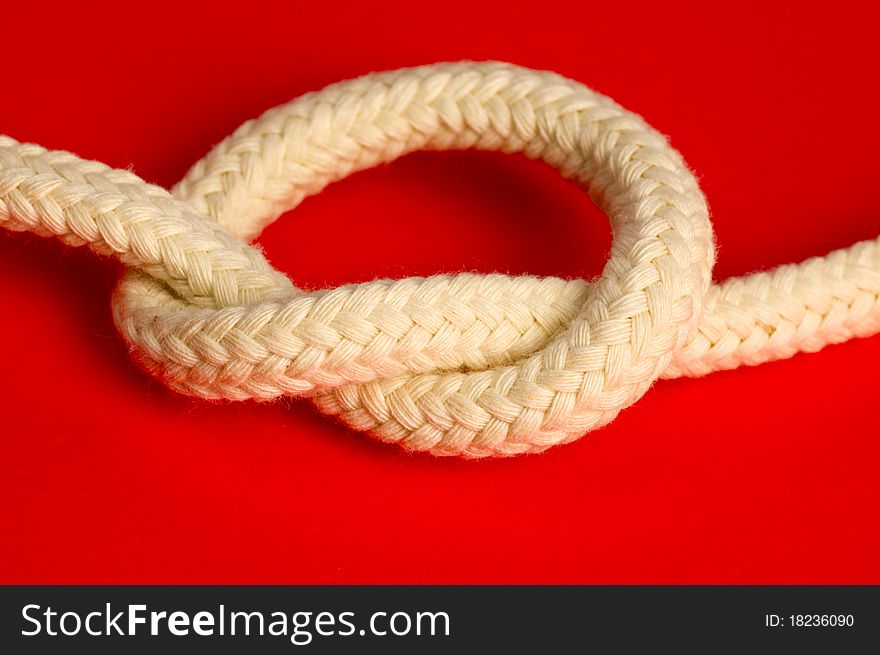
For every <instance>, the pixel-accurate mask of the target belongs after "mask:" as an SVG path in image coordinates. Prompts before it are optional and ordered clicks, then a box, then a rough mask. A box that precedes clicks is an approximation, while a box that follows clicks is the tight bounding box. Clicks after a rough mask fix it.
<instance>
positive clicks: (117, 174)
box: [0, 62, 880, 457]
mask: <svg viewBox="0 0 880 655" xmlns="http://www.w3.org/2000/svg"><path fill="white" fill-rule="evenodd" d="M464 148H479V149H487V150H499V151H503V152H522V153H524V154H525V155H526V156H528V157H531V158H534V159H540V160H542V161H544V162H546V163H547V164H549V165H551V166H553V167H555V168H557V169H558V170H559V171H560V172H561V173H562V175H563V176H565V177H567V178H570V179H572V180H574V181H575V182H576V183H578V184H579V185H581V186H583V187H584V188H585V189H587V190H588V191H589V193H590V195H591V196H592V198H593V199H594V200H595V201H596V203H597V204H598V205H599V206H600V207H601V208H602V209H603V210H604V211H605V212H606V213H607V215H608V216H609V219H610V221H611V225H612V230H613V235H614V237H613V244H612V248H611V253H610V257H609V259H608V262H607V264H606V266H605V269H604V271H603V273H602V275H601V277H600V278H599V279H598V280H595V281H592V282H587V281H584V280H563V279H559V278H537V277H531V276H518V277H511V276H505V275H500V274H492V275H476V274H469V273H465V274H460V275H452V276H450V275H437V276H432V277H427V278H407V279H403V280H374V281H372V282H367V283H363V284H353V285H346V286H342V287H339V288H337V289H328V290H319V291H310V292H306V291H304V290H301V289H298V288H297V287H295V286H294V285H293V284H292V283H291V281H290V280H289V279H288V278H287V277H286V276H284V275H282V274H281V273H279V272H277V271H275V270H274V269H273V268H272V267H271V266H270V264H269V263H268V262H267V260H266V259H265V257H264V256H263V254H262V252H261V251H260V250H259V249H258V248H257V247H256V246H253V245H249V242H250V241H252V240H253V239H254V238H256V237H257V236H258V235H259V234H260V232H261V231H262V230H263V229H264V228H265V227H266V226H267V225H268V224H270V223H271V222H272V221H274V220H276V219H277V218H278V217H279V216H280V215H281V214H283V213H285V212H287V211H289V210H291V209H293V208H294V207H296V206H297V205H298V204H299V203H300V202H301V201H302V200H303V199H304V198H306V197H307V196H309V195H312V194H315V193H318V192H319V191H320V190H321V189H323V188H324V187H325V186H327V185H328V184H330V183H331V182H333V181H336V180H339V179H341V178H343V177H345V176H346V175H348V174H350V173H352V172H354V171H357V170H362V169H365V168H369V167H372V166H375V165H377V164H380V163H383V162H388V161H391V160H393V159H396V158H397V157H400V156H402V155H404V154H406V153H409V152H412V151H414V150H419V149H434V150H448V149H464ZM0 224H2V225H3V226H4V227H6V228H7V229H12V230H28V231H31V232H35V233H38V234H43V235H51V236H55V237H58V238H61V239H62V240H64V241H65V242H67V243H70V244H73V245H89V246H90V247H91V248H92V249H94V250H96V251H97V252H100V253H105V254H111V255H113V256H115V257H117V258H118V259H119V260H121V261H122V262H123V263H124V264H126V266H127V267H128V268H127V271H126V273H125V275H124V276H123V278H122V280H121V281H120V283H119V285H118V287H117V289H116V292H115V294H114V298H113V310H114V311H113V314H114V319H115V322H116V325H117V327H118V329H119V331H120V332H121V334H122V335H123V337H124V338H125V339H126V340H127V341H128V343H129V344H130V346H131V348H132V352H133V353H134V355H135V356H136V358H137V359H138V361H139V362H140V363H141V364H142V365H143V366H144V367H145V368H146V369H147V370H148V371H149V372H150V373H152V374H154V375H156V376H157V377H159V378H161V379H162V380H163V381H164V382H165V383H166V384H167V385H168V386H169V387H171V388H172V389H175V390H177V391H180V392H183V393H186V394H189V395H194V396H200V397H203V398H209V399H216V398H226V399H233V400H241V399H247V398H256V399H271V398H276V397H278V396H282V395H290V396H308V397H310V398H311V399H312V400H313V401H314V402H315V403H316V404H317V406H318V407H319V408H320V409H321V410H322V411H323V412H325V413H327V414H331V415H335V416H337V417H339V418H340V419H341V420H342V421H343V422H344V423H346V424H347V425H349V426H351V427H353V428H355V429H358V430H364V431H368V432H371V433H372V434H374V435H376V436H378V437H379V438H380V439H383V440H385V441H390V442H395V443H398V444H400V445H401V446H403V447H405V448H407V449H409V450H416V451H428V452H431V453H433V454H436V455H462V456H466V457H484V456H492V455H513V454H518V453H526V452H538V451H541V450H544V449H546V448H548V447H550V446H553V445H556V444H559V443H565V442H568V441H572V440H574V439H576V438H578V437H580V436H581V435H583V434H584V433H586V432H588V431H590V430H593V429H595V428H598V427H601V426H602V425H605V424H607V423H608V422H609V421H611V420H612V419H613V418H614V417H615V416H616V415H617V413H618V412H619V411H620V410H621V409H623V408H625V407H627V406H629V405H631V404H632V403H634V402H635V401H636V400H638V399H639V398H640V397H641V396H642V395H643V394H644V393H645V392H646V391H647V389H648V388H649V387H650V386H651V384H653V382H654V381H655V380H656V379H657V378H659V377H676V376H679V375H703V374H706V373H709V372H711V371H713V370H718V369H722V368H733V367H736V366H739V365H741V364H757V363H761V362H764V361H768V360H771V359H779V358H781V357H789V356H791V355H793V354H794V353H796V352H798V351H803V350H818V349H820V348H821V347H823V346H824V345H826V344H828V343H833V342H838V341H843V340H845V339H848V338H851V337H854V336H868V335H870V334H874V333H876V332H878V331H880V244H878V240H874V241H866V242H862V243H859V244H855V245H854V246H852V247H850V248H848V249H846V250H840V251H836V252H834V253H831V254H829V255H827V256H826V257H824V258H814V259H811V260H808V261H806V262H803V263H801V264H798V265H790V266H784V267H780V268H778V269H776V270H775V271H771V272H769V273H760V274H756V275H752V276H749V277H745V278H736V279H732V280H728V281H727V282H725V283H724V284H722V285H712V284H711V280H712V266H713V264H714V257H715V250H714V241H713V236H712V229H711V224H710V221H709V212H708V208H707V205H706V202H705V199H704V197H703V195H702V193H701V191H700V189H699V186H698V184H697V182H696V180H695V178H694V176H693V175H692V173H691V172H690V171H689V169H688V168H687V166H686V164H685V163H684V161H683V160H682V158H681V156H680V155H679V154H678V152H676V151H675V150H674V149H672V148H671V147H670V146H669V145H668V143H667V142H666V140H665V139H664V138H663V137H662V136H661V135H660V134H658V133H657V132H656V131H655V130H653V129H652V128H651V127H650V126H648V125H647V124H646V123H645V122H644V121H643V120H642V119H641V118H640V117H638V116H636V115H635V114H632V113H631V112H629V111H627V110H625V109H623V108H622V107H620V106H619V105H617V104H616V103H614V102H613V101H611V100H610V99H608V98H607V97H605V96H602V95H600V94H598V93H596V92H594V91H592V90H590V89H588V88H586V87H584V86H583V85H581V84H579V83H577V82H574V81H571V80H568V79H566V78H563V77H561V76H559V75H556V74H553V73H549V72H539V71H533V70H529V69H525V68H521V67H517V66H513V65H510V64H503V63H495V62H485V63H469V62H464V63H455V64H436V65H431V66H423V67H419V68H410V69H401V70H397V71H391V72H386V73H378V74H371V75H367V76H364V77H361V78H358V79H355V80H351V81H347V82H341V83H338V84H334V85H332V86H329V87H327V88H325V89H324V90H322V91H319V92H315V93H309V94H307V95H304V96H302V97H300V98H298V99H296V100H294V101H293V102H291V103H289V104H286V105H283V106H280V107H276V108H274V109H271V110H269V111H268V112H266V113H265V114H264V115H263V116H261V117H260V118H258V119H256V120H252V121H248V122H247V123H245V124H244V125H242V126H241V127H240V128H239V129H238V130H236V131H235V133H233V134H232V135H231V136H229V137H228V138H227V139H225V140H224V141H223V142H222V143H220V144H219V145H217V146H216V147H215V148H214V149H213V150H212V151H211V152H210V153H209V154H208V155H207V156H206V157H205V158H204V159H202V160H201V161H199V162H198V163H197V164H195V165H194V166H193V168H192V169H191V170H190V171H189V172H188V173H187V175H186V176H185V177H184V179H183V180H182V181H181V182H180V183H178V184H177V185H176V186H175V187H174V189H172V191H171V192H170V193H169V192H168V191H165V190H164V189H161V188H159V187H155V186H152V185H149V184H147V183H145V182H143V181H142V180H140V179H139V178H138V177H137V176H135V175H133V174H132V173H130V172H127V171H120V170H114V169H110V168H108V167H106V166H104V165H103V164H100V163H97V162H87V161H83V160H80V159H78V158H76V157H75V156H73V155H71V154H69V153H64V152H57V151H47V150H44V149H42V148H40V147H39V146H35V145H30V144H20V143H18V142H16V141H14V140H12V139H10V138H8V137H0Z"/></svg>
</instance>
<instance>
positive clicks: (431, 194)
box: [0, 2, 880, 583]
mask: <svg viewBox="0 0 880 655" xmlns="http://www.w3.org/2000/svg"><path fill="white" fill-rule="evenodd" d="M87 4H88V3H73V2H65V3H63V4H59V6H51V5H47V4H46V3H26V2H16V3H11V5H10V6H8V7H4V9H3V18H2V21H3V50H4V53H5V55H6V56H5V62H6V63H5V64H4V66H3V73H2V84H0V131H2V132H5V133H8V134H10V135H12V136H14V137H15V138H17V139H19V140H29V141H35V142H38V143H41V144H43V145H45V146H47V147H51V148H64V149H69V150H73V151H74V152H77V153H79V154H80V155H82V156H85V157H90V158H96V159H100V160H103V161H105V162H108V163H110V164H113V165H116V166H123V167H124V166H131V167H133V169H134V170H135V171H136V172H137V173H139V174H140V175H141V176H143V177H145V178H146V179H148V180H150V181H155V182H158V183H160V184H163V185H170V184H172V183H173V182H174V181H175V180H176V179H177V178H179V177H180V176H181V175H182V174H183V173H184V171H185V170H186V169H187V168H188V166H189V165H190V164H191V163H192V162H194V161H195V160H196V159H197V158H198V157H200V156H201V155H202V154H204V153H205V152H206V151H207V150H208V149H209V147H210V146H211V145H212V144H213V143H215V142H216V141H218V140H219V139H221V138H222V137H224V136H225V135H226V134H227V133H229V132H231V131H232V130H233V129H234V128H235V127H236V126H237V125H238V124H239V123H241V122H242V121H243V120H245V119H247V118H250V117H252V116H256V115H257V114H258V113H260V112H261V111H263V110H264V109H266V108H268V107H270V106H272V105H275V104H278V103H281V102H283V101H286V100H288V99H289V98H291V97H293V96H296V95H298V94H300V93H302V92H305V91H307V90H311V89H316V88H319V87H321V86H323V85H325V84H327V83H330V82H333V81H336V80H340V79H344V78H348V77H352V76H356V75H359V74H362V73H365V72H368V71H370V70H375V69H385V68H393V67H399V66H406V65H414V64H418V63H427V62H433V61H441V60H456V59H463V58H472V59H488V58H493V59H503V60H509V61H513V62H516V63H519V64H523V65H527V66H532V67H541V68H551V69H554V70H557V71H559V72H561V73H563V74H566V75H569V76H571V77H574V78H576V79H578V80H581V81H583V82H585V83H587V84H588V85H590V86H592V87H594V88H596V89H598V90H600V91H602V92H604V93H607V94H609V95H611V96H613V97H614V98H616V99H617V100H618V101H620V102H621V103H622V104H624V105H625V106H627V107H629V108H631V109H633V110H635V111H637V112H639V113H642V114H643V115H644V116H645V117H646V118H647V119H648V120H649V122H651V123H652V124H653V125H655V126H656V127H658V128H659V129H660V130H661V131H663V132H665V133H667V134H669V135H671V137H672V140H673V143H674V145H675V146H677V147H678V148H679V149H680V150H681V151H682V152H683V153H684V155H685V157H686V158H687V160H688V161H689V163H690V164H691V166H692V167H693V168H694V169H695V170H696V171H697V173H698V174H699V176H700V177H701V179H702V183H703V186H704V188H705V190H706V192H707V194H708V196H709V200H710V203H711V205H712V208H713V213H714V221H715V226H716V228H717V235H718V239H719V243H720V246H721V250H720V261H719V264H718V267H717V275H718V277H719V278H724V277H727V276H730V275H736V274H741V273H745V272H748V271H751V270H754V269H757V268H762V267H769V266H772V265H776V264H780V263H784V262H789V261H793V260H800V259H802V258H804V257H807V256H810V255H814V254H823V253H825V252H827V251H828V250H829V249H832V248H836V247H841V246H846V245H849V244H850V243H852V242H853V241H856V240H859V239H866V238H872V237H874V236H876V234H877V232H878V230H880V219H878V209H877V153H878V151H880V129H878V126H877V116H876V114H877V106H878V104H880V91H878V89H880V87H878V85H877V84H876V81H877V70H878V64H880V55H878V52H877V49H876V45H877V43H876V41H877V38H876V25H877V22H878V19H880V16H878V13H877V10H872V9H871V7H870V5H869V4H868V3H864V4H863V5H860V6H853V5H848V6H847V7H844V6H843V5H844V4H845V3H834V4H832V5H830V6H826V5H824V4H817V5H816V8H815V9H809V8H804V6H803V5H804V3H802V6H801V8H800V9H798V10H782V9H775V8H774V6H773V3H768V2H762V3H757V4H749V3H737V6H736V7H735V8H733V9H725V10H723V11H721V10H717V9H711V8H710V6H711V5H712V4H713V3H704V2H695V3H691V6H690V7H683V8H680V9H674V10H670V9H668V8H663V5H665V4H667V3H655V2H651V3H635V2H630V3H625V4H623V5H621V4H620V3H597V4H595V5H594V6H588V4H587V3H570V5H569V6H567V7H565V6H561V5H558V4H557V5H540V4H537V5H536V4H534V3H522V4H521V5H520V6H515V5H512V4H510V3H509V2H503V3H492V4H489V3H474V2H469V3H461V5H459V6H455V5H454V4H450V3H446V4H443V5H431V4H429V5H425V4H424V3H416V2H405V3H397V4H395V5H392V4H389V3H380V5H378V7H380V8H377V9H375V10H369V9H364V8H357V9H354V8H352V9H346V8H345V7H342V6H340V5H339V4H338V3H317V4H315V3H310V4H309V5H308V6H303V7H297V6H296V5H295V3H277V4H278V5H283V6H285V7H286V8H277V7H276V8H274V9H272V8H268V9H267V8H265V7H259V6H258V5H260V4H262V3H250V2H246V3H234V4H235V6H237V7H238V5H240V7H239V8H236V9H234V10H233V9H231V7H232V6H233V5H232V4H227V5H224V4H223V3H212V4H206V5H205V8H204V9H196V8H191V6H190V3H183V2H176V3H173V4H168V5H165V4H162V3H155V2H150V3H144V4H142V5H137V4H135V3H120V2H115V3H113V4H112V5H109V6H107V7H105V8H104V9H94V8H89V7H87ZM362 4H364V3H358V5H362ZM352 6H353V7H354V6H355V5H354V3H352ZM226 7H229V8H226ZM419 7H423V8H419ZM262 243H263V244H264V245H265V248H266V250H267V252H268V254H269V256H270V259H271V260H272V261H273V262H274V263H275V264H276V265H277V266H278V267H279V268H281V269H282V270H285V271H286V272H288V273H289V274H290V275H291V276H292V277H293V278H294V279H295V280H296V281H298V282H299V283H302V284H305V285H310V286H319V285H326V284H334V285H335V284H338V283H341V282H349V281H355V280H366V279H369V278H372V277H374V276H405V275H416V274H419V275H427V274H431V273H435V272H438V271H451V272H454V271H460V270H463V269H469V270H478V271H485V272H489V271H494V270H506V271H511V272H515V273H517V272H529V273H534V274H557V275H584V274H594V273H596V272H598V271H599V270H600V267H601V262H602V261H603V259H604V254H605V252H606V250H607V248H608V244H609V230H608V227H607V221H605V219H604V217H602V216H601V214H600V213H599V212H598V211H597V210H595V209H594V208H592V207H591V206H590V205H589V203H588V201H587V200H586V198H585V196H584V194H582V193H581V192H580V191H579V190H577V189H576V188H574V187H572V186H571V185H569V184H568V183H566V182H564V181H562V180H561V179H559V178H558V177H557V176H556V174H555V173H554V172H553V171H551V170H549V169H546V168H545V167H543V166H542V165H540V164H538V163H535V162H530V161H526V160H525V159H523V158H519V157H505V156H503V155H495V154H485V153H483V154H480V153H458V154H452V153H448V154H441V153H433V154H425V153H422V154H417V155H413V156H411V157H408V158H406V159H404V160H401V161H399V162H396V163H394V164H392V165H390V166H387V167H384V168H382V169H379V170H373V171H369V172H366V173H361V174H358V175H356V176H354V177H353V178H351V179H349V180H347V181H344V182H341V183H339V184H337V185H335V186H333V187H332V188H330V189H328V190H327V191H326V192H325V193H323V194H321V195H320V196H318V197H315V198H312V199H310V200H308V201H307V202H305V203H304V204H303V205H302V207H301V208H299V209H298V210H296V212H294V215H290V216H288V217H286V218H285V219H284V220H282V221H281V222H279V223H277V224H276V225H274V226H272V227H271V228H270V229H269V230H268V231H267V233H266V234H265V236H264V238H263V239H262ZM292 243H298V244H300V245H302V244H309V246H310V247H309V248H306V249H305V251H303V249H300V250H299V252H301V253H302V252H305V253H306V255H305V256H304V257H302V256H301V257H294V256H293V254H292V253H291V251H290V249H289V245H290V244H292ZM116 275H117V268H116V266H115V265H114V264H112V263H111V262H108V261H101V260H98V259H97V258H96V257H94V256H93V255H91V254H90V253H88V252H85V251H73V250H67V249H64V248H63V247H62V246H60V245H59V244H56V243H52V242H49V241H45V240H41V239H39V238H36V237H31V236H21V235H18V236H11V235H7V234H0V296H2V298H3V314H2V320H0V343H2V344H4V352H3V369H2V375H0V403H2V418H0V421H2V423H0V431H2V435H0V499H2V500H0V581H2V582H31V583H36V582H40V583H46V582H89V583H99V582H104V583H122V582H179V583H184V582H189V583H195V582H210V583H220V582H227V583H230V582H232V583H238V582H250V583H257V582H296V583H301V582H303V583H304V582H311V583H320V582H333V583H337V582H338V583H359V582H382V583H392V582H405V583H411V582H417V583H430V582H617V583H631V582H633V583H635V582H638V583H649V582H651V583H654V582H671V583H684V582H699V583H704V582H705V583H759V582H770V583H782V582H793V583H808V582H819V583H827V582H841V583H842V582H855V583H880V557H878V556H877V554H878V546H880V481H878V475H877V469H878V463H880V439H878V437H880V427H878V421H877V389H878V385H877V369H878V364H880V337H875V338H874V339H869V340H862V341H856V342H851V343H848V344H845V345H841V346H835V347H832V348H829V349H827V350H826V351H824V352H822V353H820V354H818V355H802V356H799V357H797V358H795V359H792V360H789V361H785V362H780V363H774V364H768V365H765V366H761V367H759V368H752V369H744V370H739V371H735V372H728V373H719V374H715V375H712V376H711V377H708V378H705V379H700V380H681V381H675V382H661V383H658V384H657V385H656V387H655V388H654V389H652V390H651V391H650V392H649V393H648V394H647V396H646V397H645V398H643V399H642V400H641V401H640V402H639V403H638V404H637V405H636V406H635V407H633V408H631V409H629V410H627V411H625V412H624V413H623V414H622V415H621V416H620V418H619V419H618V420H617V421H616V422H614V423H613V424H612V425H611V426H609V427H607V428H605V429H603V430H601V431H599V432H595V433H593V434H591V435H589V436H588V437H586V438H584V439H582V440H581V441H579V442H577V443H575V444H573V445H569V446H565V447H561V448H557V449H555V450H552V451H550V452H548V453H546V454H543V455H539V456H533V457H524V458H518V459H509V460H495V461H481V462H465V461H456V460H439V459H432V458H430V457H427V456H410V455H406V454H405V453H402V452H401V451H399V450H398V449H396V448H394V447H388V446H383V445H380V444H377V443H374V442H372V441H370V440H368V439H366V438H365V437H363V436H362V435H357V434H354V433H351V432H349V431H347V430H346V429H344V428H343V427H340V426H338V425H335V424H334V423H332V422H330V421H328V420H325V419H324V418H323V417H320V416H319V415H318V414H317V413H316V412H315V411H314V410H313V409H311V407H310V406H309V405H308V404H307V403H306V402H302V401H285V402H279V403H275V404H262V405H260V404H255V403H242V404H208V403H205V402H200V401H196V400H190V399H187V398H184V397H179V396H175V395H173V394H171V393H170V392H166V391H165V390H164V389H163V388H162V387H161V386H160V385H159V384H158V383H156V382H154V381H152V380H151V379H148V378H147V377H146V376H145V375H143V374H142V373H141V372H139V371H138V370H137V369H136V368H135V366H134V365H133V364H132V363H131V362H130V361H129V359H128V357H127V354H126V350H125V347H124V345H123V344H122V342H121V341H120V340H119V339H118V338H117V337H116V335H115V333H114V328H113V325H112V322H111V319H110V311H109V293H110V290H111V288H112V285H113V283H114V280H115V278H116Z"/></svg>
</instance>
